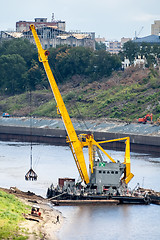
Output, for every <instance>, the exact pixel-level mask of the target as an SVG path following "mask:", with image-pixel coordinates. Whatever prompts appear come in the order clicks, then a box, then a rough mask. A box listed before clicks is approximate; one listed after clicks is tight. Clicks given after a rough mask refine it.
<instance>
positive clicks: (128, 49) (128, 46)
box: [123, 41, 140, 63]
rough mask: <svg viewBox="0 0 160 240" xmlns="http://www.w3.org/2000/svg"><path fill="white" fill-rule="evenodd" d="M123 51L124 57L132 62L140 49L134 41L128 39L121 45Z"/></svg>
mask: <svg viewBox="0 0 160 240" xmlns="http://www.w3.org/2000/svg"><path fill="white" fill-rule="evenodd" d="M123 52H124V55H125V57H126V58H128V59H129V61H130V62H131V63H133V61H134V59H135V57H136V56H138V55H139V52H140V51H139V48H138V45H137V44H136V43H134V42H133V41H128V42H126V43H124V45H123Z"/></svg>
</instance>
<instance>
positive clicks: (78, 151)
mask: <svg viewBox="0 0 160 240" xmlns="http://www.w3.org/2000/svg"><path fill="white" fill-rule="evenodd" d="M30 30H31V31H32V34H33V37H34V40H35V43H36V46H37V49H38V55H39V61H40V62H42V63H43V66H44V69H45V71H46V74H47V77H48V80H49V83H50V86H51V89H52V92H53V94H54V98H55V100H56V103H57V108H58V112H59V114H60V115H61V117H62V120H63V123H64V125H65V128H66V131H67V134H68V138H69V143H70V147H71V150H72V153H73V157H74V159H75V162H76V165H77V168H78V171H79V174H80V176H81V179H82V181H83V180H84V182H85V183H86V184H87V183H89V176H88V172H87V167H86V163H85V159H84V155H83V148H82V146H81V142H80V141H79V139H78V136H77V134H76V132H75V129H74V127H73V124H72V122H71V119H70V117H69V114H68V111H67V109H66V107H65V104H64V102H63V99H62V96H61V94H60V91H59V89H58V86H57V84H56V81H55V78H54V76H53V74H52V71H51V69H50V66H49V63H48V51H47V50H44V49H43V48H42V45H41V43H40V40H39V38H38V35H37V32H36V29H35V26H34V25H33V24H31V25H30Z"/></svg>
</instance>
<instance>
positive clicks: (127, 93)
mask: <svg viewBox="0 0 160 240" xmlns="http://www.w3.org/2000/svg"><path fill="white" fill-rule="evenodd" d="M159 88H160V76H159V73H158V71H155V70H154V71H153V70H149V69H145V70H143V69H135V68H129V69H128V70H126V71H125V72H119V73H115V74H113V76H111V77H110V78H104V79H101V80H100V81H98V82H92V83H87V82H86V81H84V80H83V79H81V80H79V79H78V80H77V78H76V77H75V78H74V79H72V81H70V82H68V83H66V84H65V85H63V86H60V90H61V93H62V95H63V99H64V102H65V104H66V106H67V109H68V111H69V114H70V116H71V117H75V118H79V117H81V116H83V117H84V118H101V117H105V118H119V119H121V120H133V119H137V118H138V117H141V116H144V115H145V114H147V113H151V112H152V113H153V115H154V120H156V119H157V118H158V117H159V116H160V106H159V101H160V91H159ZM31 108H32V112H33V114H34V115H36V116H43V117H57V113H56V103H55V101H54V100H53V97H52V93H51V91H47V90H45V91H36V92H34V93H32V107H31ZM0 111H1V113H2V112H3V111H6V112H9V113H10V114H14V115H20V116H24V115H27V114H29V95H28V94H22V95H19V96H14V97H9V98H6V99H2V100H1V101H0Z"/></svg>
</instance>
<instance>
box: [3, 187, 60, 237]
mask: <svg viewBox="0 0 160 240" xmlns="http://www.w3.org/2000/svg"><path fill="white" fill-rule="evenodd" d="M0 190H2V191H5V192H7V193H9V194H13V195H15V196H16V197H17V198H18V199H19V200H20V201H22V202H23V203H25V204H26V205H29V206H30V207H32V206H33V205H34V204H36V205H38V206H39V207H40V212H41V216H42V218H38V221H35V220H33V219H32V218H30V219H25V218H26V216H27V215H26V214H24V221H23V222H21V223H20V225H19V228H20V229H19V231H20V233H21V234H23V235H24V236H26V237H28V239H29V240H35V239H36V240H41V239H45V240H57V237H56V232H57V231H58V230H59V229H60V228H61V226H62V223H63V217H62V214H61V213H60V212H59V211H57V210H55V209H54V208H52V206H51V204H50V202H49V201H48V200H47V199H45V198H43V197H41V196H37V195H35V194H34V193H32V192H29V191H28V192H23V191H20V190H19V189H17V188H15V187H11V188H10V189H6V188H0ZM57 216H58V221H57Z"/></svg>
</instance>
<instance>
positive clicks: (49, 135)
mask: <svg viewBox="0 0 160 240" xmlns="http://www.w3.org/2000/svg"><path fill="white" fill-rule="evenodd" d="M76 132H77V134H80V133H81V132H80V131H76ZM83 133H88V132H87V131H83ZM93 134H94V138H95V140H96V141H103V140H110V139H115V138H123V137H127V136H128V137H130V142H131V151H133V152H145V153H147V152H148V153H153V152H154V153H160V137H158V136H147V135H146V136H144V135H134V134H121V133H110V132H93ZM66 136H67V134H66V131H65V130H63V129H48V128H32V129H31V128H27V127H15V126H0V140H1V141H21V142H30V141H31V140H32V141H33V142H37V143H48V144H53V145H66ZM103 147H104V148H109V149H116V150H124V148H125V144H124V142H122V141H121V142H113V143H106V144H103Z"/></svg>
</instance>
